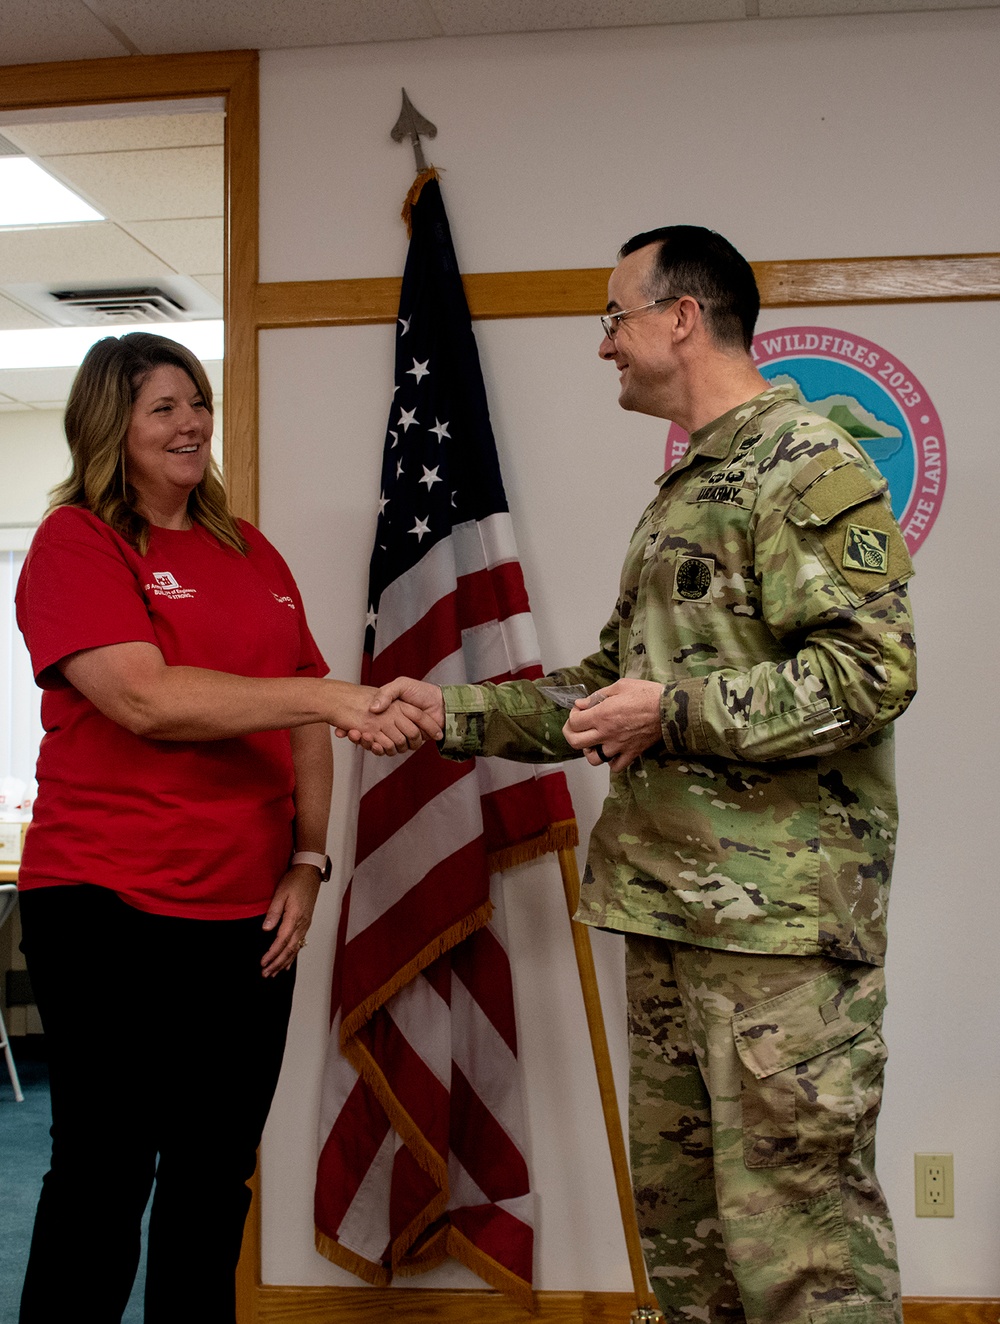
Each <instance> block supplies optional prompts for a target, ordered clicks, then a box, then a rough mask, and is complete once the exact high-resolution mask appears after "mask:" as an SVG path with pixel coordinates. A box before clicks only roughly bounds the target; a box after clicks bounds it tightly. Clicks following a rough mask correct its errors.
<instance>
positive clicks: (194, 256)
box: [129, 216, 225, 278]
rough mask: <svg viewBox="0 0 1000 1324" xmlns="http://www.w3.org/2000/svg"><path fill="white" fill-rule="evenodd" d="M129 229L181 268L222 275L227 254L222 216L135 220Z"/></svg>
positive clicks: (156, 252)
mask: <svg viewBox="0 0 1000 1324" xmlns="http://www.w3.org/2000/svg"><path fill="white" fill-rule="evenodd" d="M129 232H130V233H131V234H132V235H134V236H135V238H136V239H138V240H139V242H140V243H143V244H145V245H146V247H147V248H151V249H152V250H153V252H154V253H155V254H156V255H157V256H158V257H160V258H162V259H163V261H164V262H169V263H170V265H171V266H172V267H175V268H176V269H177V270H178V271H182V272H192V271H197V272H199V273H200V272H206V273H208V272H213V273H214V272H218V273H219V274H220V275H221V272H222V268H223V259H224V257H225V226H224V224H223V220H222V217H221V216H219V217H214V216H210V217H207V218H205V219H202V220H195V221H132V222H131V223H130V224H129ZM199 278H200V277H199Z"/></svg>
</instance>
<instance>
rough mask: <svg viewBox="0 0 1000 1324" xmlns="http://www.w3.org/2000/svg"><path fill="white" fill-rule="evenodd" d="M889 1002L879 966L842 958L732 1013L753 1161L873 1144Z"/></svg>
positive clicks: (769, 1163) (746, 1141)
mask: <svg viewBox="0 0 1000 1324" xmlns="http://www.w3.org/2000/svg"><path fill="white" fill-rule="evenodd" d="M884 1009H885V978H884V974H883V971H882V970H881V969H880V968H879V967H876V966H859V965H845V966H843V967H842V968H836V969H834V970H831V971H829V972H827V973H825V974H822V975H820V976H819V977H818V978H816V979H813V980H810V981H809V983H807V984H802V985H800V986H799V987H798V988H794V989H790V990H789V991H788V992H787V993H782V994H781V995H780V996H779V997H776V998H771V999H770V1000H769V1001H767V1002H762V1003H757V1004H756V1005H755V1006H752V1007H748V1008H746V1009H745V1010H744V1011H742V1012H739V1013H737V1014H736V1015H735V1016H734V1017H733V1036H734V1039H735V1042H736V1051H737V1053H738V1054H739V1057H740V1061H741V1063H742V1073H741V1074H742V1087H741V1106H742V1114H743V1157H744V1161H745V1163H746V1165H747V1167H748V1168H773V1167H782V1166H783V1165H785V1164H793V1163H799V1162H801V1161H802V1160H804V1159H806V1158H808V1157H811V1156H816V1155H820V1154H823V1153H827V1154H849V1153H851V1151H852V1150H855V1149H861V1148H863V1147H864V1146H865V1145H867V1144H868V1143H869V1141H870V1140H871V1138H872V1135H873V1133H874V1129H875V1119H876V1117H877V1116H878V1108H879V1103H880V1101H881V1093H882V1089H881V1086H882V1073H883V1070H884V1067H885V1045H884V1044H883V1042H882V1036H881V1033H880V1030H879V1026H880V1022H881V1017H882V1012H883V1011H884Z"/></svg>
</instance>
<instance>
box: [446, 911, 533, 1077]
mask: <svg viewBox="0 0 1000 1324" xmlns="http://www.w3.org/2000/svg"><path fill="white" fill-rule="evenodd" d="M451 964H452V969H453V970H454V972H455V974H456V975H457V976H458V978H459V979H460V980H461V981H462V983H463V984H464V985H465V987H466V988H467V989H468V990H469V993H470V994H471V995H472V999H473V1001H474V1002H476V1003H478V1004H479V1006H480V1007H481V1008H482V1010H483V1012H484V1013H485V1014H486V1015H487V1016H488V1017H489V1020H490V1023H491V1025H492V1026H493V1028H494V1029H495V1030H496V1032H497V1034H499V1035H500V1036H501V1038H502V1039H503V1041H504V1043H505V1044H506V1045H507V1047H508V1048H509V1049H510V1051H511V1053H512V1054H513V1055H514V1057H517V1024H516V1021H515V1019H514V997H513V991H512V989H511V982H510V960H509V958H508V956H507V953H506V952H505V951H504V949H503V948H502V947H501V946H500V943H499V942H498V941H497V938H496V936H495V935H494V934H493V933H491V932H490V930H489V929H477V930H476V932H475V933H474V934H473V935H472V936H471V937H470V938H467V939H466V940H465V942H463V943H460V944H459V945H458V946H457V947H456V948H455V949H454V951H453V953H452V962H451Z"/></svg>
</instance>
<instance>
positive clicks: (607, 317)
mask: <svg viewBox="0 0 1000 1324" xmlns="http://www.w3.org/2000/svg"><path fill="white" fill-rule="evenodd" d="M683 297H684V296H683V295H682V294H668V295H666V297H665V298H662V299H654V300H653V302H652V303H643V304H640V305H639V307H638V308H626V309H625V311H624V312H621V313H605V314H604V316H603V317H602V318H601V326H603V327H604V334H605V335H606V336H607V337H608V339H609V340H614V338H615V336H616V335H617V334H618V328H619V326H620V325H621V324H622V322H623V320H624V319H625V318H626V317H631V316H632V314H633V313H642V312H645V311H646V309H647V308H655V307H657V305H658V304H661V303H676V302H677V300H678V299H682V298H683Z"/></svg>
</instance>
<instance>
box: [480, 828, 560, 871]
mask: <svg viewBox="0 0 1000 1324" xmlns="http://www.w3.org/2000/svg"><path fill="white" fill-rule="evenodd" d="M579 841H580V832H579V829H578V828H577V826H576V819H575V818H566V819H563V820H562V821H561V822H559V823H550V824H549V826H548V827H547V828H546V829H545V831H544V832H540V833H539V834H538V836H537V837H528V838H527V839H526V840H525V841H517V842H515V843H514V844H513V845H512V846H503V847H502V848H501V849H500V850H495V851H492V852H491V853H490V855H489V856H488V859H487V862H488V864H489V870H490V873H502V872H503V870H504V869H513V867H514V866H515V864H527V863H528V862H529V860H537V859H540V858H541V856H543V855H548V854H549V853H550V852H552V851H561V850H572V849H573V848H574V847H575V846H576V845H578V844H579Z"/></svg>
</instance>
